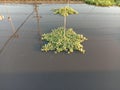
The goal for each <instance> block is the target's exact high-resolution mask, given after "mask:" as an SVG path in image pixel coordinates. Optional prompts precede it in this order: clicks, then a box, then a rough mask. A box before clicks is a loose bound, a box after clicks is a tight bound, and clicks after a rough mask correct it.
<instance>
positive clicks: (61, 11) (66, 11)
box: [53, 6, 78, 16]
mask: <svg viewBox="0 0 120 90" xmlns="http://www.w3.org/2000/svg"><path fill="white" fill-rule="evenodd" d="M53 11H54V14H59V15H62V16H68V15H71V14H78V12H77V11H76V10H74V9H73V8H71V7H69V6H65V7H62V8H59V9H54V10H53Z"/></svg>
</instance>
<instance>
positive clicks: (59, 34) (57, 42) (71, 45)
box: [41, 27, 87, 54]
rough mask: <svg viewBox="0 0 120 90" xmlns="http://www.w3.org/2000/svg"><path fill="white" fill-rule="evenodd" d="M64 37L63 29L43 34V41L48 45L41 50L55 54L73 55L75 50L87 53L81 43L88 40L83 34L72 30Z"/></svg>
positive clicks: (67, 31) (68, 30)
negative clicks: (52, 51)
mask: <svg viewBox="0 0 120 90" xmlns="http://www.w3.org/2000/svg"><path fill="white" fill-rule="evenodd" d="M63 37H64V28H63V27H59V28H57V29H54V30H52V32H51V33H47V34H43V35H42V40H45V41H47V42H48V43H47V44H45V45H44V46H42V49H41V50H42V51H45V52H47V51H50V50H54V51H55V53H57V52H62V51H65V52H68V53H72V52H73V51H74V50H78V51H80V52H82V53H83V54H84V53H85V50H84V49H83V45H82V44H81V43H82V42H84V41H85V40H87V38H86V37H84V36H83V35H82V34H76V33H75V32H74V31H73V29H72V28H70V29H67V30H66V33H65V37H64V38H63Z"/></svg>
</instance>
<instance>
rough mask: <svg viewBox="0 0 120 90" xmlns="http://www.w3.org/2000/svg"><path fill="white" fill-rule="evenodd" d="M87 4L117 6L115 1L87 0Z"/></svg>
mask: <svg viewBox="0 0 120 90" xmlns="http://www.w3.org/2000/svg"><path fill="white" fill-rule="evenodd" d="M85 2H86V3H87V4H92V5H96V6H113V5H115V0H85Z"/></svg>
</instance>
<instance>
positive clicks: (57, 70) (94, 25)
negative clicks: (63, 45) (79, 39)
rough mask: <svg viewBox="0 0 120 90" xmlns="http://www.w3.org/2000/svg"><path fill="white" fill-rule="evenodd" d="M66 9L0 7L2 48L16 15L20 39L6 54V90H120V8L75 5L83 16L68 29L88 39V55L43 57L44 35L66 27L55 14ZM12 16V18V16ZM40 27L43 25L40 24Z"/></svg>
mask: <svg viewBox="0 0 120 90" xmlns="http://www.w3.org/2000/svg"><path fill="white" fill-rule="evenodd" d="M61 6H64V5H54V4H53V5H49V4H43V5H39V7H38V13H39V15H40V16H41V18H40V19H36V15H37V12H34V13H32V11H33V9H34V8H35V5H24V4H23V5H22V4H21V5H19V4H17V5H15V4H12V5H11V4H9V5H7V9H8V11H9V12H7V10H6V6H4V5H0V14H2V15H4V16H5V19H4V20H3V21H0V48H2V47H3V46H4V44H5V42H6V41H7V40H8V38H9V37H10V35H12V28H11V26H10V22H8V20H7V17H8V16H9V15H11V17H12V21H13V24H14V26H15V29H18V32H17V34H18V35H19V37H18V38H13V39H11V40H10V41H9V42H8V43H7V45H6V46H5V48H4V50H3V51H2V52H1V53H0V90H120V86H119V83H120V79H119V76H120V25H119V23H120V8H118V7H109V8H108V7H107V8H101V7H94V6H89V5H85V4H80V5H79V4H76V5H74V4H73V5H71V7H73V8H75V9H76V10H78V11H79V14H78V15H72V16H69V17H68V18H67V27H68V28H69V27H70V28H71V27H72V28H74V30H75V31H76V32H77V33H81V34H83V35H84V36H86V37H87V38H88V41H86V42H85V43H84V46H85V49H86V54H85V55H83V54H81V53H79V52H77V51H75V52H74V53H73V54H70V55H68V54H66V53H60V54H54V52H48V53H45V52H41V51H40V49H41V46H42V44H43V43H42V42H40V41H39V38H40V36H39V34H38V29H39V30H40V34H43V33H47V32H50V31H51V29H53V28H57V27H60V26H62V25H63V17H61V16H59V15H53V13H52V11H51V9H53V8H57V7H61ZM8 13H9V15H8ZM39 22H40V23H39Z"/></svg>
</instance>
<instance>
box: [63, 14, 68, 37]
mask: <svg viewBox="0 0 120 90" xmlns="http://www.w3.org/2000/svg"><path fill="white" fill-rule="evenodd" d="M66 24H67V20H66V16H64V37H65V30H66Z"/></svg>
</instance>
